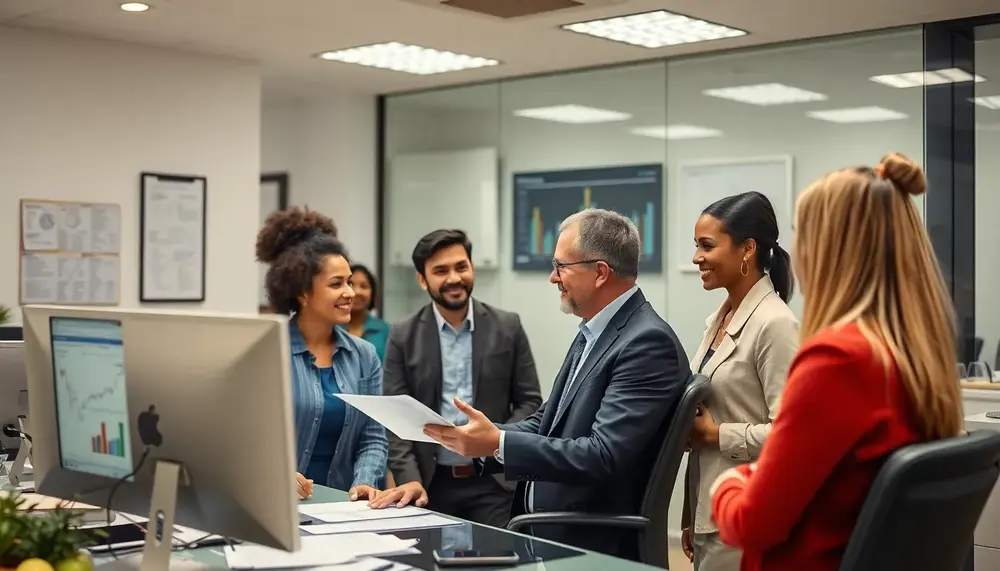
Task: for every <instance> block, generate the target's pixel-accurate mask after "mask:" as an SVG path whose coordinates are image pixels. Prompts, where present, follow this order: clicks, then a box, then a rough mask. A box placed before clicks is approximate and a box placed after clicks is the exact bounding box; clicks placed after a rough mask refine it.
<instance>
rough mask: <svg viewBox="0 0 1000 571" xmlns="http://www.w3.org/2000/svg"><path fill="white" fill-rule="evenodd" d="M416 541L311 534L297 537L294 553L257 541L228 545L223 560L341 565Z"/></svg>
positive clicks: (244, 565) (251, 564) (263, 565)
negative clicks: (261, 544)
mask: <svg viewBox="0 0 1000 571" xmlns="http://www.w3.org/2000/svg"><path fill="white" fill-rule="evenodd" d="M416 544H417V540H416V539H407V540H403V539H399V538H398V537H396V536H393V535H378V534H375V533H345V534H342V535H311V536H306V537H303V538H302V539H301V541H300V546H301V549H299V550H298V551H296V552H294V553H289V552H287V551H281V550H278V549H272V548H270V547H263V546H260V545H235V546H232V547H227V548H226V549H225V553H226V563H227V564H228V566H229V568H230V569H289V568H293V567H320V566H328V565H342V564H344V563H348V562H350V561H353V560H354V559H357V558H360V557H375V556H387V555H396V554H398V553H405V552H407V551H408V550H409V549H411V548H412V547H413V546H415V545H416Z"/></svg>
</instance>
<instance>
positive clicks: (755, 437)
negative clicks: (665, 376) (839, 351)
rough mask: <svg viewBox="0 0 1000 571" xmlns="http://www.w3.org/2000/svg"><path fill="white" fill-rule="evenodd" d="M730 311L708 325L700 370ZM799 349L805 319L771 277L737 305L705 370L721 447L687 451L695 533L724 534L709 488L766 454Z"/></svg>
mask: <svg viewBox="0 0 1000 571" xmlns="http://www.w3.org/2000/svg"><path fill="white" fill-rule="evenodd" d="M729 309H730V307H729V305H728V303H727V302H724V303H723V304H722V306H721V307H719V310H718V311H716V312H715V313H713V314H712V315H711V316H709V318H708V320H707V321H706V322H705V336H704V338H703V339H702V341H701V346H700V347H698V351H697V352H696V353H695V355H694V359H693V360H692V365H693V366H694V370H695V371H697V369H698V367H699V366H700V365H701V362H702V360H704V358H705V355H706V354H707V353H708V350H709V348H711V346H712V341H714V340H715V335H716V333H717V332H718V330H719V325H720V324H721V323H722V320H723V319H724V318H725V317H726V314H727V313H729ZM798 349H799V322H798V320H796V319H795V315H794V314H793V313H792V310H791V309H789V308H788V305H787V304H786V303H785V302H783V301H781V298H780V297H778V294H777V293H776V292H775V291H774V284H773V283H771V278H769V277H767V276H766V275H765V276H764V277H763V278H761V279H760V281H758V282H757V283H756V284H755V285H754V286H753V287H752V288H751V289H750V291H749V292H748V293H747V296H746V297H745V298H743V302H742V303H740V306H739V307H738V308H736V314H735V315H733V318H732V319H731V320H730V321H729V325H728V326H727V327H726V334H725V335H724V336H723V338H722V342H721V343H720V344H719V347H718V349H716V351H715V354H714V355H712V358H710V359H709V360H708V363H706V364H705V368H704V369H702V371H701V373H702V374H703V375H705V376H706V377H708V378H709V379H710V380H711V382H712V385H711V387H712V389H711V392H710V393H709V396H708V399H707V400H706V401H705V404H706V406H708V409H709V410H710V411H711V413H712V417H713V418H714V419H715V422H716V423H717V424H718V425H719V448H717V449H707V448H702V449H698V450H694V451H692V452H691V454H690V455H689V456H688V476H689V479H688V488H687V490H686V492H687V493H686V494H685V495H686V496H687V499H688V501H687V505H686V506H685V510H684V516H683V518H682V519H684V524H685V527H687V526H688V525H690V524H691V521H690V520H691V517H690V514H692V513H693V514H694V522H693V523H694V532H695V533H713V532H715V531H717V528H716V527H715V523H714V522H713V521H712V498H711V495H710V494H709V489H710V488H711V486H712V483H713V482H714V481H715V479H716V478H717V477H718V476H719V474H721V473H722V472H724V471H726V470H728V469H729V468H732V467H734V466H738V465H740V464H746V463H748V462H750V461H752V460H756V459H757V457H758V456H759V455H760V449H761V447H762V446H763V445H764V441H765V440H766V439H767V435H768V434H769V433H770V432H771V423H772V422H774V418H775V416H776V415H777V414H778V407H779V406H780V403H781V393H782V391H783V390H784V388H785V380H786V379H787V377H788V368H789V367H790V366H791V364H792V359H793V358H794V357H795V353H796V352H797V351H798Z"/></svg>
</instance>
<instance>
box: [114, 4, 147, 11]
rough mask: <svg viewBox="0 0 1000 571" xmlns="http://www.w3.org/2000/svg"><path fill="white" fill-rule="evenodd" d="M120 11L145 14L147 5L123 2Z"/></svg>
mask: <svg viewBox="0 0 1000 571" xmlns="http://www.w3.org/2000/svg"><path fill="white" fill-rule="evenodd" d="M121 9H122V10H125V11H126V12H145V11H146V10H149V4H144V3H142V2H125V3H124V4H122V5H121Z"/></svg>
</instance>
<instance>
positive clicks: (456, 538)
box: [176, 486, 666, 571]
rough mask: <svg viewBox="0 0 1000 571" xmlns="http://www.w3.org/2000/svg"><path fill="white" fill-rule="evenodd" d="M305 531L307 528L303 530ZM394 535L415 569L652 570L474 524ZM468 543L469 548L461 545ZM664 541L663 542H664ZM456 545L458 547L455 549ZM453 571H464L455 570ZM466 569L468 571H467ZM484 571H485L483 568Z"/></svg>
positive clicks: (217, 560) (217, 556) (341, 496)
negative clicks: (453, 555) (414, 542)
mask: <svg viewBox="0 0 1000 571" xmlns="http://www.w3.org/2000/svg"><path fill="white" fill-rule="evenodd" d="M346 500H347V494H346V493H344V492H341V491H339V490H332V489H330V488H322V487H319V486H317V487H316V489H315V493H314V495H313V497H312V498H311V499H310V500H308V501H307V502H304V503H320V502H337V501H346ZM306 529H308V526H307V527H306ZM394 535H397V536H399V537H404V538H418V539H420V543H419V545H418V546H417V548H418V549H419V550H420V555H406V556H401V557H390V558H389V559H394V560H396V561H399V562H400V563H405V564H407V565H412V566H414V567H416V568H417V569H426V570H434V569H439V568H437V567H436V565H435V563H434V557H433V556H432V555H431V552H432V551H433V550H434V549H441V548H442V544H444V548H445V549H449V548H452V549H454V548H466V549H470V548H471V549H504V550H513V551H516V552H518V553H519V554H522V557H524V555H525V554H529V553H530V554H533V555H534V557H535V558H536V561H537V560H539V559H540V560H541V561H539V562H536V563H529V564H522V565H519V566H517V567H506V568H504V569H511V570H515V571H521V570H523V571H528V570H531V571H642V570H648V569H655V568H654V567H650V566H647V565H642V564H639V563H633V562H631V561H625V560H623V559H618V558H615V557H609V556H607V555H602V554H599V553H591V552H585V551H579V550H577V549H573V548H570V547H566V546H562V545H559V544H556V543H551V542H548V541H543V540H539V539H534V538H531V537H528V536H525V535H521V534H517V533H511V532H508V531H505V530H499V529H496V528H492V527H487V526H482V525H479V524H474V523H466V524H464V525H462V526H455V527H448V528H436V529H421V530H412V531H405V532H395V533H394ZM470 539H471V542H472V545H462V542H463V541H465V542H467V541H469V540H470ZM664 541H666V538H664ZM456 543H457V545H456ZM176 557H179V558H182V559H194V560H196V561H198V562H200V563H204V564H209V565H212V566H215V567H218V568H219V569H225V568H226V561H225V556H224V555H223V553H222V548H221V547H206V548H201V549H192V550H188V551H184V552H180V553H178V554H177V555H176ZM454 569H463V568H461V567H456V568H454ZM465 569H469V568H468V567H466V568H465ZM484 569H485V568H484Z"/></svg>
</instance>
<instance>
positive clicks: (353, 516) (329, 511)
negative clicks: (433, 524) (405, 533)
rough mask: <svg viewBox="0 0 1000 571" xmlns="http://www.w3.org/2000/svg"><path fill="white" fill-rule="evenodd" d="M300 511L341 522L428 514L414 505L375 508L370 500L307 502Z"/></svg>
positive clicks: (317, 517)
mask: <svg viewBox="0 0 1000 571" xmlns="http://www.w3.org/2000/svg"><path fill="white" fill-rule="evenodd" d="M299 512H301V513H302V514H305V515H307V516H309V517H311V518H313V519H317V520H319V521H321V522H324V523H341V522H349V521H371V520H380V519H391V518H398V517H410V516H417V515H423V514H428V513H430V512H428V511H427V510H425V509H423V508H418V507H414V506H406V507H402V508H397V507H395V506H391V507H387V508H385V509H381V510H375V509H372V508H370V507H368V502H365V501H359V502H330V503H323V504H306V505H303V506H300V507H299Z"/></svg>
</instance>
